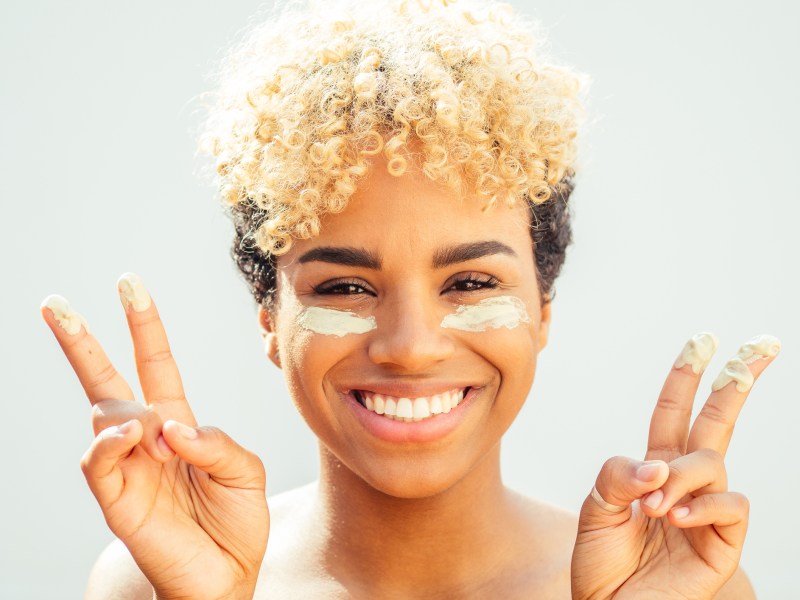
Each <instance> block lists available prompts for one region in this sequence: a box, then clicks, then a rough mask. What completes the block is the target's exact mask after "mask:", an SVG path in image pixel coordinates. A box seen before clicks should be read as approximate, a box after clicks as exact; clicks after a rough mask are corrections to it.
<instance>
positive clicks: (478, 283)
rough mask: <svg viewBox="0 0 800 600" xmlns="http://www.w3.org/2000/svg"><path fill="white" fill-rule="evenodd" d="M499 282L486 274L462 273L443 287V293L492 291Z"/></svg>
mask: <svg viewBox="0 0 800 600" xmlns="http://www.w3.org/2000/svg"><path fill="white" fill-rule="evenodd" d="M499 283H500V281H499V280H498V279H497V278H496V277H492V276H491V275H487V274H486V273H462V274H460V275H456V276H455V277H454V278H453V279H451V280H450V281H449V282H448V284H447V285H446V287H445V292H477V291H481V290H492V289H494V288H496V287H497V286H498V284H499Z"/></svg>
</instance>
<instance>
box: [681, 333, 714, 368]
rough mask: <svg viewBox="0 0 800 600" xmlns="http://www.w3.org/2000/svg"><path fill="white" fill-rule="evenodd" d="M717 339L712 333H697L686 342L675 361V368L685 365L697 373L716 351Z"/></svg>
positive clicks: (705, 365) (706, 364)
mask: <svg viewBox="0 0 800 600" xmlns="http://www.w3.org/2000/svg"><path fill="white" fill-rule="evenodd" d="M717 346H719V340H718V339H717V337H716V336H715V335H714V334H713V333H707V332H705V331H704V332H702V333H697V334H695V335H693V336H692V337H691V339H690V340H689V341H688V342H686V345H685V346H684V347H683V351H681V355H680V356H679V357H678V359H677V360H676V361H675V365H674V366H675V368H676V369H680V368H681V367H683V366H685V365H690V366H691V367H692V372H693V373H694V374H695V375H698V374H700V373H702V372H703V371H705V370H706V367H707V366H708V363H709V362H711V357H712V356H714V352H716V351H717Z"/></svg>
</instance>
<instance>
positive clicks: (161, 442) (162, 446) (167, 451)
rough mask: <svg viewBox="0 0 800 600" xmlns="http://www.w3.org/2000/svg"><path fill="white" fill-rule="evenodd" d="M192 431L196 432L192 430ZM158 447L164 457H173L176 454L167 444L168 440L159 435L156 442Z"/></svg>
mask: <svg viewBox="0 0 800 600" xmlns="http://www.w3.org/2000/svg"><path fill="white" fill-rule="evenodd" d="M192 431H194V430H192ZM156 446H158V450H159V451H160V452H161V454H163V455H164V456H172V455H173V454H175V453H174V452H173V451H172V448H170V447H169V444H167V440H165V439H164V436H163V435H159V436H158V439H157V440H156Z"/></svg>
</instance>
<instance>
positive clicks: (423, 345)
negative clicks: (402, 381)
mask: <svg viewBox="0 0 800 600" xmlns="http://www.w3.org/2000/svg"><path fill="white" fill-rule="evenodd" d="M381 317H382V318H381ZM440 323H441V315H438V312H437V311H436V307H435V306H434V305H433V303H432V302H430V301H428V302H425V301H420V300H413V299H411V298H406V299H404V300H403V301H398V302H395V303H393V304H392V305H387V306H385V307H384V315H381V316H380V317H379V319H378V328H377V330H376V331H375V335H374V336H373V337H372V341H371V343H370V345H369V350H368V352H369V357H370V359H371V360H372V362H374V363H375V364H378V365H382V366H387V367H393V368H396V369H399V370H403V371H408V372H417V373H419V372H424V371H425V370H426V369H428V368H429V367H432V366H434V365H436V364H437V363H439V362H441V361H443V360H446V359H448V358H450V357H451V356H452V355H453V353H454V352H455V350H456V347H455V343H454V341H453V339H452V338H451V337H450V336H449V335H448V333H447V332H446V330H444V329H442V327H441V325H440Z"/></svg>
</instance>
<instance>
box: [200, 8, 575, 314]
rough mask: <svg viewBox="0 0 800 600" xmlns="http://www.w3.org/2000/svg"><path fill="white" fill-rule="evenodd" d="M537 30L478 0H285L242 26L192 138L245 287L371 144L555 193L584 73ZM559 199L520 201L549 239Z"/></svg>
mask: <svg viewBox="0 0 800 600" xmlns="http://www.w3.org/2000/svg"><path fill="white" fill-rule="evenodd" d="M536 32H537V27H536V26H535V24H534V23H532V22H530V21H528V20H525V19H523V18H521V17H520V16H519V15H517V14H515V13H514V12H513V10H512V9H511V7H510V6H508V5H506V4H500V3H496V2H480V1H477V0H458V1H456V0H395V1H389V2H363V1H360V2H355V1H353V0H322V1H320V2H315V1H314V0H311V1H310V3H309V4H306V3H305V2H292V3H290V4H288V5H286V6H285V7H284V9H283V11H282V12H280V13H278V14H277V16H275V17H274V18H270V19H268V20H267V21H266V22H264V23H261V24H257V25H255V26H254V27H252V28H251V29H250V30H249V32H248V34H247V35H246V36H244V38H243V39H242V41H241V42H239V43H238V44H237V45H235V46H234V47H233V49H232V50H231V51H230V52H229V54H228V55H227V57H226V58H225V59H224V61H223V63H222V68H221V70H220V73H219V80H220V85H219V88H218V90H217V92H216V93H215V94H214V103H213V106H212V107H211V108H210V110H209V115H208V119H207V122H206V126H205V130H204V134H203V136H202V138H201V140H202V142H203V145H204V147H205V148H206V149H207V150H208V151H210V153H211V154H213V156H214V157H215V160H216V173H217V179H218V185H219V189H220V193H221V196H222V199H223V201H224V202H225V204H226V205H227V206H228V207H229V209H230V213H231V215H232V217H233V218H234V223H235V226H236V230H237V239H236V240H235V242H234V248H233V253H234V257H235V258H236V260H237V263H238V264H239V267H240V268H241V269H242V271H243V273H244V274H245V276H246V277H247V278H248V279H249V280H250V283H251V287H252V288H253V293H254V295H255V297H256V300H257V301H258V302H259V303H262V302H263V301H264V300H265V299H268V297H269V296H270V293H271V290H272V288H273V287H274V273H273V271H274V263H275V257H276V256H278V255H280V254H283V253H285V252H286V251H288V249H289V248H290V246H291V244H292V240H293V239H295V238H298V239H307V238H310V237H314V236H316V235H317V234H318V233H319V231H320V218H321V217H322V216H323V215H325V214H326V213H337V212H340V211H342V210H343V209H344V208H345V206H346V205H347V201H348V199H349V198H350V197H351V196H352V194H353V193H354V191H355V190H356V186H357V185H358V181H359V179H360V178H362V177H364V176H365V175H366V173H367V172H368V169H369V164H370V157H371V156H373V155H376V154H379V153H383V155H384V156H385V158H386V161H387V169H388V171H389V173H391V174H392V175H395V176H401V175H402V174H403V173H404V172H405V171H406V169H407V168H409V165H410V164H414V165H416V166H418V167H419V168H420V169H421V170H422V172H423V173H425V175H426V176H427V177H429V178H430V179H432V180H434V181H440V182H444V183H445V184H447V185H448V186H450V187H451V188H453V189H455V190H457V191H458V192H461V193H463V192H464V191H465V186H469V188H470V191H471V192H472V193H475V194H477V196H478V197H479V198H482V199H484V200H485V204H486V207H491V206H492V205H493V204H495V203H497V202H504V203H507V204H509V205H513V204H514V203H516V202H519V201H520V200H521V199H522V200H524V201H526V202H528V203H529V204H530V205H531V207H532V209H535V207H536V206H537V205H541V208H544V206H543V205H544V204H545V203H546V204H553V202H548V200H551V199H553V198H554V196H556V197H558V198H561V199H562V201H563V202H562V204H565V203H566V199H567V198H568V196H569V193H570V192H571V190H572V185H571V180H572V177H573V175H574V172H575V162H576V143H575V138H576V135H577V132H578V127H579V123H580V121H581V118H582V105H581V102H580V92H581V88H582V83H583V77H582V76H580V75H578V74H576V73H575V72H574V71H572V70H571V69H569V68H565V67H559V66H556V65H553V64H550V63H549V62H548V61H547V60H546V59H545V58H544V57H543V56H542V55H541V43H540V36H538V35H537V34H536ZM412 142H414V145H413V147H414V149H415V152H414V153H412V152H411V150H410V147H411V143H412ZM565 211H566V208H565V207H563V208H562V210H561V212H560V213H559V215H560V216H559V215H554V214H550V213H552V212H553V211H552V209H549V208H548V209H547V210H545V211H542V210H539V212H538V213H537V212H536V211H535V210H534V214H533V222H534V229H536V226H537V225H540V224H542V223H544V226H545V229H553V227H554V225H555V224H557V223H560V224H561V225H560V226H561V227H562V229H563V228H564V227H566V234H565V235H566V237H565V236H564V235H562V236H561V237H565V239H564V240H562V242H563V244H562V245H563V246H564V247H565V246H566V244H568V243H569V230H568V229H569V224H568V221H567V220H566V217H567V215H566V213H565ZM545 221H547V222H545ZM562 233H563V232H562ZM247 254H250V257H249V258H248V257H247ZM562 255H563V252H562ZM561 262H563V256H562V258H561V261H560V262H559V263H558V266H557V268H556V269H555V274H557V272H558V269H559V268H560V265H561ZM257 271H260V273H258V272H257ZM540 271H541V269H540ZM552 278H553V279H554V278H555V275H553V277H552ZM540 283H545V284H547V282H546V281H543V280H542V273H541V272H540ZM550 285H552V280H551V281H550V282H549V284H547V285H546V286H545V287H546V289H544V290H543V291H544V292H547V291H549V287H550Z"/></svg>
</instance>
